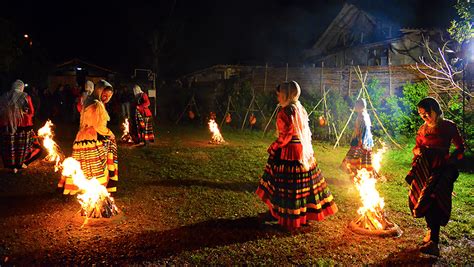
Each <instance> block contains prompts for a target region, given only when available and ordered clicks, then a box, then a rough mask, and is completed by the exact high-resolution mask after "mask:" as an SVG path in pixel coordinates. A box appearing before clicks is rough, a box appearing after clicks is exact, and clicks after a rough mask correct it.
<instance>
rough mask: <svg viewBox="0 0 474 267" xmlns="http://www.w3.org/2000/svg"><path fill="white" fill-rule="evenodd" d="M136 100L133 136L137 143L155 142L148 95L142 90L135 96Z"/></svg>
mask: <svg viewBox="0 0 474 267" xmlns="http://www.w3.org/2000/svg"><path fill="white" fill-rule="evenodd" d="M134 90H135V89H134ZM135 99H136V100H135V101H136V103H135V105H134V106H135V121H134V129H133V131H131V135H132V137H133V139H134V140H135V143H141V142H144V143H147V142H154V141H155V135H154V134H153V117H152V114H151V111H150V109H149V108H148V107H149V106H150V100H149V98H148V95H147V94H145V93H144V92H142V91H141V90H140V91H139V92H138V93H137V94H135Z"/></svg>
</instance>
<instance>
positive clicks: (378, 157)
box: [372, 142, 387, 173]
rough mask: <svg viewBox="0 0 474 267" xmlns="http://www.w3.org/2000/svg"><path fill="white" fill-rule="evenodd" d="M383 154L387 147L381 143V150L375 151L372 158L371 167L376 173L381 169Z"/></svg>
mask: <svg viewBox="0 0 474 267" xmlns="http://www.w3.org/2000/svg"><path fill="white" fill-rule="evenodd" d="M385 152H387V146H386V145H385V143H383V142H382V148H381V149H379V150H377V152H376V153H375V154H374V155H373V156H372V167H373V168H374V170H375V171H376V172H377V173H378V172H379V170H380V168H381V167H382V157H383V154H385Z"/></svg>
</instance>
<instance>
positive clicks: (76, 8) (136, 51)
mask: <svg viewBox="0 0 474 267" xmlns="http://www.w3.org/2000/svg"><path fill="white" fill-rule="evenodd" d="M12 2H13V3H12ZM46 2H48V3H46ZM149 2H152V3H149ZM344 2H349V3H353V4H355V5H356V6H358V7H360V8H362V9H364V10H366V11H368V12H369V13H371V14H374V15H376V16H378V17H382V18H384V19H387V20H388V21H391V22H392V23H395V24H399V25H400V26H403V27H429V26H441V27H444V28H446V27H447V25H448V24H449V21H450V20H451V19H452V18H453V17H454V16H455V14H456V12H455V9H454V8H453V6H454V3H455V1H451V0H438V1H433V0H431V1H429V0H398V1H396V0H391V1H389V0H383V1H375V0H365V1H356V0H354V1H342V0H312V1H298V0H252V1H249V0H239V1H222V0H221V1H219V0H199V1H183V0H176V1H173V0H163V1H148V3H145V2H137V1H127V3H126V4H125V3H122V4H117V3H116V2H113V1H62V2H57V3H53V2H51V1H34V0H31V1H21V0H19V1H9V4H8V6H7V7H5V8H2V9H0V17H3V18H5V19H7V20H9V21H11V22H12V23H13V24H14V25H15V28H16V30H17V32H18V33H19V34H23V33H28V34H30V35H31V37H32V38H33V41H34V42H35V45H40V46H41V47H42V48H43V49H44V50H45V51H46V53H47V55H48V58H49V59H50V60H51V61H52V62H54V63H61V62H64V61H66V60H69V59H72V58H80V59H83V60H85V61H88V62H91V63H95V64H98V65H101V66H104V67H108V68H111V69H113V70H116V71H118V72H121V73H131V72H132V70H133V69H134V68H149V67H150V65H151V58H152V54H151V45H150V40H151V38H150V36H151V34H150V33H151V32H153V31H156V32H158V33H159V34H160V36H166V41H165V42H164V44H165V45H164V46H163V49H162V50H161V51H162V52H161V57H160V62H161V72H162V73H161V75H162V76H165V77H173V76H177V75H181V74H185V73H187V72H191V71H194V70H197V69H199V68H204V67H208V66H211V65H215V64H257V65H264V64H265V62H270V63H272V64H283V63H285V62H290V64H291V63H296V62H299V58H298V55H299V54H300V53H301V51H302V50H303V49H307V48H309V47H311V45H312V44H313V43H314V42H315V41H316V40H317V37H318V36H319V35H320V34H321V33H322V32H323V31H324V30H325V29H326V27H327V26H328V25H329V23H330V22H331V21H332V19H333V18H334V17H335V16H336V15H337V13H338V12H339V10H340V9H341V7H342V5H343V4H344ZM3 5H5V3H3Z"/></svg>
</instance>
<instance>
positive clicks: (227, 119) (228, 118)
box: [225, 113, 232, 124]
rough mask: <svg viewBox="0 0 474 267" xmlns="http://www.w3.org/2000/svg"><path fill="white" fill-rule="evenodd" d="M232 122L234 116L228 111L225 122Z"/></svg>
mask: <svg viewBox="0 0 474 267" xmlns="http://www.w3.org/2000/svg"><path fill="white" fill-rule="evenodd" d="M231 122H232V116H231V115H230V113H227V114H226V115H225V123H227V124H229V123H231Z"/></svg>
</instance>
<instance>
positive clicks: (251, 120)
mask: <svg viewBox="0 0 474 267" xmlns="http://www.w3.org/2000/svg"><path fill="white" fill-rule="evenodd" d="M249 123H250V125H252V126H254V125H255V123H257V117H255V115H254V114H253V113H252V114H251V115H250V118H249Z"/></svg>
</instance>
